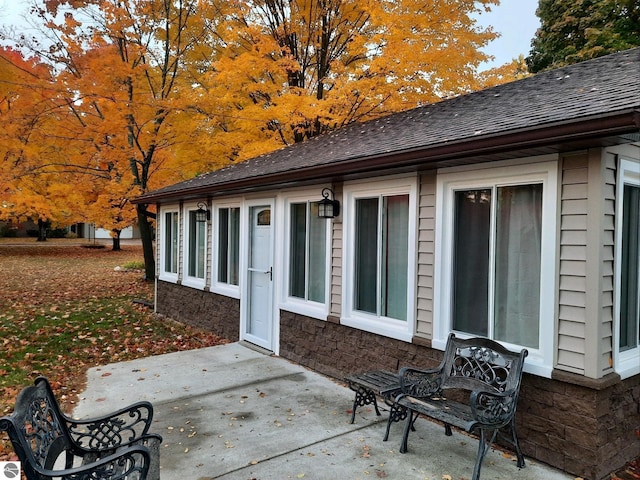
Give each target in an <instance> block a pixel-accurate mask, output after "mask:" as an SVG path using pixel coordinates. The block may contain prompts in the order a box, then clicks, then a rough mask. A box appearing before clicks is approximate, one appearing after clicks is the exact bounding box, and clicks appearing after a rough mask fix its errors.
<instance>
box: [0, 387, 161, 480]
mask: <svg viewBox="0 0 640 480" xmlns="http://www.w3.org/2000/svg"><path fill="white" fill-rule="evenodd" d="M152 419H153V407H152V406H151V404H150V403H149V402H138V403H135V404H133V405H130V406H129V407H126V408H123V409H121V410H118V411H117V412H114V413H112V414H110V415H107V416H104V417H100V418H93V419H90V420H75V419H71V418H69V417H67V416H66V415H64V414H63V413H62V412H61V411H60V407H59V406H58V403H57V401H56V399H55V397H54V395H53V391H52V390H51V386H50V385H49V382H48V381H47V379H46V378H44V377H38V378H37V379H36V380H35V382H34V385H32V386H29V387H26V388H25V389H24V390H22V391H21V392H20V394H19V395H18V398H17V400H16V405H15V408H14V411H13V413H12V414H11V415H8V416H5V417H2V418H0V431H6V432H7V433H8V434H9V439H10V440H11V443H12V444H13V448H14V450H15V452H16V454H17V456H18V458H19V459H20V462H21V465H22V470H23V472H24V474H25V476H26V478H27V479H28V480H44V479H51V478H56V479H62V480H79V479H101V480H133V479H136V480H145V479H148V480H159V478H160V444H161V442H162V437H160V436H159V435H154V434H149V428H150V426H151V421H152Z"/></svg>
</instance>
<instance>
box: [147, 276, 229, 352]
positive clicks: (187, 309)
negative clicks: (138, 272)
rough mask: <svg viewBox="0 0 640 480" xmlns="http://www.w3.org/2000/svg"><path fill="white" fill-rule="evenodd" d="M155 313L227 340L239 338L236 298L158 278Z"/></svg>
mask: <svg viewBox="0 0 640 480" xmlns="http://www.w3.org/2000/svg"><path fill="white" fill-rule="evenodd" d="M156 288H157V293H156V312H157V313H159V314H161V315H166V316H167V317H170V318H172V319H174V320H177V321H180V322H182V323H186V324H188V325H191V326H193V327H198V328H204V329H207V330H210V331H212V332H213V333H215V334H216V335H220V336H221V337H224V338H226V339H228V340H232V341H238V340H239V339H240V300H238V299H237V298H230V297H226V296H223V295H216V294H214V293H211V292H205V291H203V290H198V289H196V288H189V287H183V286H181V285H177V284H175V283H169V282H163V281H160V280H158V282H157V287H156Z"/></svg>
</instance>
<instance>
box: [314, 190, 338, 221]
mask: <svg viewBox="0 0 640 480" xmlns="http://www.w3.org/2000/svg"><path fill="white" fill-rule="evenodd" d="M329 194H331V199H329ZM322 197H323V198H322V200H320V201H319V202H318V217H320V218H335V217H337V216H338V215H340V202H339V201H338V200H336V199H335V198H336V197H335V194H334V193H333V190H331V189H330V188H323V189H322Z"/></svg>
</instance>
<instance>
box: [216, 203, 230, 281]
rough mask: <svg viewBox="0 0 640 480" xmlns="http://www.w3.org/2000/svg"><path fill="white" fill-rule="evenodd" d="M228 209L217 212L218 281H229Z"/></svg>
mask: <svg viewBox="0 0 640 480" xmlns="http://www.w3.org/2000/svg"><path fill="white" fill-rule="evenodd" d="M228 258H229V209H228V208H221V209H219V210H218V281H219V282H222V283H228V281H229V261H228Z"/></svg>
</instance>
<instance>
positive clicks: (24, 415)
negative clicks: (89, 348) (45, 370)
mask: <svg viewBox="0 0 640 480" xmlns="http://www.w3.org/2000/svg"><path fill="white" fill-rule="evenodd" d="M0 422H1V423H0V430H5V431H7V432H8V434H9V438H10V439H11V442H12V443H13V446H14V449H15V450H16V453H17V454H18V456H19V457H20V459H21V460H23V462H25V460H26V465H23V468H24V469H25V473H27V474H28V471H29V463H33V464H36V465H38V466H40V467H42V468H46V469H51V468H53V464H54V462H55V461H56V459H57V458H58V457H59V456H60V454H61V453H63V452H65V451H66V450H68V449H69V448H71V446H72V443H71V440H70V438H69V436H68V432H67V430H66V425H65V423H64V418H63V417H62V415H61V412H60V409H59V407H58V404H57V402H56V400H55V398H54V397H53V395H52V393H51V391H50V390H49V388H48V385H47V384H46V382H39V383H36V384H35V385H31V386H29V387H26V388H25V389H24V390H22V391H21V392H20V394H19V395H18V398H17V400H16V405H15V408H14V412H13V414H12V415H11V416H10V417H4V418H3V419H1V420H0Z"/></svg>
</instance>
